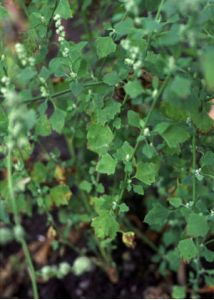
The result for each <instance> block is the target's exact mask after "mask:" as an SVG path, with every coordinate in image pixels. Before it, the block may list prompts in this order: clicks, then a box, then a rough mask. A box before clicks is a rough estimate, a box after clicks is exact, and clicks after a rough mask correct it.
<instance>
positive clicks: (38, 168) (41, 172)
mask: <svg viewBox="0 0 214 300" xmlns="http://www.w3.org/2000/svg"><path fill="white" fill-rule="evenodd" d="M31 178H32V180H33V181H35V182H36V183H42V182H45V181H46V179H47V169H46V167H45V165H44V164H43V163H41V162H36V163H35V164H34V166H33V170H32V172H31Z"/></svg>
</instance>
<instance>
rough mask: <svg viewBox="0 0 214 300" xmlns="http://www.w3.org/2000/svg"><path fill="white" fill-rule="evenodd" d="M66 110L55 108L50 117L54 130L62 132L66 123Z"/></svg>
mask: <svg viewBox="0 0 214 300" xmlns="http://www.w3.org/2000/svg"><path fill="white" fill-rule="evenodd" d="M65 118H66V112H65V111H64V110H62V109H59V108H58V107H56V108H55V110H54V113H53V114H52V116H51V117H50V122H51V126H52V128H53V130H55V131H56V132H58V133H59V134H60V133H62V130H63V128H64V125H65Z"/></svg>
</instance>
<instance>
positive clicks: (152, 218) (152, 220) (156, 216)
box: [144, 203, 169, 226]
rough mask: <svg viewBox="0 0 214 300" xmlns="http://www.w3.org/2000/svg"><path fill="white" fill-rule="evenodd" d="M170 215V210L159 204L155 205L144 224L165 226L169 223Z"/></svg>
mask: <svg viewBox="0 0 214 300" xmlns="http://www.w3.org/2000/svg"><path fill="white" fill-rule="evenodd" d="M168 215H169V211H168V209H167V208H165V207H164V206H163V205H161V204H159V203H158V204H156V205H154V207H153V208H152V209H151V210H150V211H149V212H148V214H147V215H146V216H145V218H144V222H145V223H148V224H149V225H160V226H163V225H164V224H165V223H166V222H167V217H168Z"/></svg>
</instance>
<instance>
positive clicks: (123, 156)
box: [117, 141, 134, 163]
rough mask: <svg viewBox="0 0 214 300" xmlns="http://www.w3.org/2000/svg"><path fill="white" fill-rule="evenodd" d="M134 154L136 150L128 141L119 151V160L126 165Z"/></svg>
mask: <svg viewBox="0 0 214 300" xmlns="http://www.w3.org/2000/svg"><path fill="white" fill-rule="evenodd" d="M133 153H134V148H133V147H132V146H131V145H130V144H129V143H128V142H127V141H125V142H124V143H123V145H122V146H121V147H120V148H119V149H118V150H117V158H118V159H119V160H122V161H123V162H124V163H125V162H127V161H129V160H130V159H131V158H132V155H133Z"/></svg>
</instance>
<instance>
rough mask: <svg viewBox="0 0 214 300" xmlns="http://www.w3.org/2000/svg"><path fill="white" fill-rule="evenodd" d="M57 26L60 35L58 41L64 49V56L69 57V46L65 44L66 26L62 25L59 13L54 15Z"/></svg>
mask: <svg viewBox="0 0 214 300" xmlns="http://www.w3.org/2000/svg"><path fill="white" fill-rule="evenodd" d="M54 21H55V26H56V33H57V35H58V41H59V43H60V46H61V49H62V56H63V57H68V55H69V48H68V47H66V46H65V43H64V42H65V28H64V26H63V25H62V21H61V16H60V15H59V14H57V15H55V16H54Z"/></svg>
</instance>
